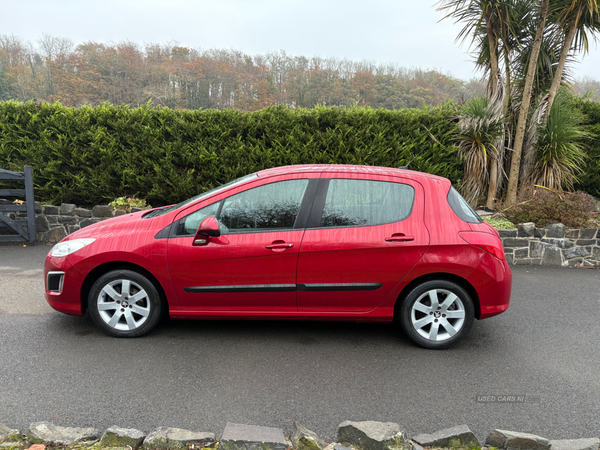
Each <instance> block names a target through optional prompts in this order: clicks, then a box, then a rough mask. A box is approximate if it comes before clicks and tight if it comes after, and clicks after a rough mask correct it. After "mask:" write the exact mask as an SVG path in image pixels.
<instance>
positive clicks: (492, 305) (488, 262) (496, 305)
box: [468, 253, 512, 319]
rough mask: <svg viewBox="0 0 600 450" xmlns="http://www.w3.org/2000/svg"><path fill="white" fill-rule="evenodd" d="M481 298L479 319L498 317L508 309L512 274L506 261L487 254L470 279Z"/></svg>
mask: <svg viewBox="0 0 600 450" xmlns="http://www.w3.org/2000/svg"><path fill="white" fill-rule="evenodd" d="M468 281H469V283H471V285H472V286H473V287H475V290H476V291H477V295H478V296H479V307H480V311H479V315H478V317H477V318H478V319H487V318H488V317H493V316H496V315H498V314H500V313H503V312H504V311H506V310H507V309H508V305H509V303H510V294H511V290H512V272H511V270H510V266H509V265H508V263H507V262H506V260H499V259H498V258H496V257H494V256H492V255H490V254H489V253H486V254H485V255H484V256H483V257H482V258H481V261H480V262H479V264H478V265H477V267H476V268H475V270H474V271H473V272H472V273H471V275H470V276H469V278H468Z"/></svg>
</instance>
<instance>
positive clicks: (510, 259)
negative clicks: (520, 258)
mask: <svg viewBox="0 0 600 450" xmlns="http://www.w3.org/2000/svg"><path fill="white" fill-rule="evenodd" d="M506 262H507V263H508V264H514V262H515V255H513V254H512V253H506Z"/></svg>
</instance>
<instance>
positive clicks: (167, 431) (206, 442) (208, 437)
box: [144, 427, 215, 449]
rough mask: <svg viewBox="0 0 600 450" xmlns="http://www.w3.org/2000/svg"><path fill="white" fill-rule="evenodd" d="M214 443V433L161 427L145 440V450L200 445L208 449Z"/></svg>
mask: <svg viewBox="0 0 600 450" xmlns="http://www.w3.org/2000/svg"><path fill="white" fill-rule="evenodd" d="M214 442H215V435H214V434H213V433H199V432H197V431H189V430H183V429H181V428H168V427H160V428H157V429H156V430H154V431H153V432H152V433H150V434H149V435H148V436H146V439H144V448H146V449H173V448H185V447H187V446H188V445H189V444H198V445H199V446H201V447H207V446H210V445H212V444H214Z"/></svg>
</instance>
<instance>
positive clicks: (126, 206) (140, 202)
mask: <svg viewBox="0 0 600 450" xmlns="http://www.w3.org/2000/svg"><path fill="white" fill-rule="evenodd" d="M109 205H110V206H112V207H113V208H115V209H122V210H124V211H129V210H130V209H131V208H141V209H150V208H152V206H150V205H149V204H147V203H146V200H144V199H139V198H136V197H119V198H116V199H114V200H113V201H112V202H110V203H109Z"/></svg>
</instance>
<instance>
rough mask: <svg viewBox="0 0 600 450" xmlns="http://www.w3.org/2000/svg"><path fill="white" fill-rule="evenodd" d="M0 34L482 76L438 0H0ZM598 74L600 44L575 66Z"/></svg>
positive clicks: (578, 71)
mask: <svg viewBox="0 0 600 450" xmlns="http://www.w3.org/2000/svg"><path fill="white" fill-rule="evenodd" d="M0 11H2V13H1V14H0V34H14V35H16V36H18V37H20V38H22V39H24V40H26V41H30V42H32V43H35V42H37V40H38V39H39V38H40V37H41V35H42V33H46V34H49V35H52V36H56V37H66V38H69V39H71V40H72V41H73V42H74V43H75V44H80V43H83V42H87V41H96V42H103V43H109V42H120V41H124V40H127V41H131V42H134V43H137V44H140V45H143V44H145V43H159V44H167V43H173V44H178V45H181V46H185V47H192V48H197V49H210V48H218V49H235V50H241V51H242V52H244V53H246V54H249V55H256V54H264V53H267V52H269V51H279V50H285V52H286V53H287V54H288V55H292V56H297V55H303V56H307V57H311V56H321V57H337V58H347V59H353V60H370V61H374V62H377V63H394V64H398V65H401V66H404V67H407V68H413V67H420V68H422V69H435V70H438V71H440V72H442V73H446V74H451V75H453V76H456V77H459V78H462V79H470V78H473V77H477V76H479V75H480V73H479V72H476V71H475V65H474V64H473V62H472V58H471V57H470V55H469V45H468V44H469V42H465V43H462V44H461V43H460V42H456V41H455V38H456V36H457V34H458V32H459V31H460V29H461V26H460V25H456V24H453V23H452V21H451V20H449V19H445V20H442V21H440V20H441V19H442V18H443V16H444V14H443V13H442V12H439V11H436V0H168V1H165V0H102V1H99V0H0ZM573 75H574V76H575V77H578V78H580V77H591V78H595V79H600V49H599V48H598V45H597V44H596V43H592V44H591V48H590V53H589V54H588V55H587V56H585V57H584V58H583V60H582V61H581V62H580V63H579V64H577V65H576V66H575V67H574V71H573Z"/></svg>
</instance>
